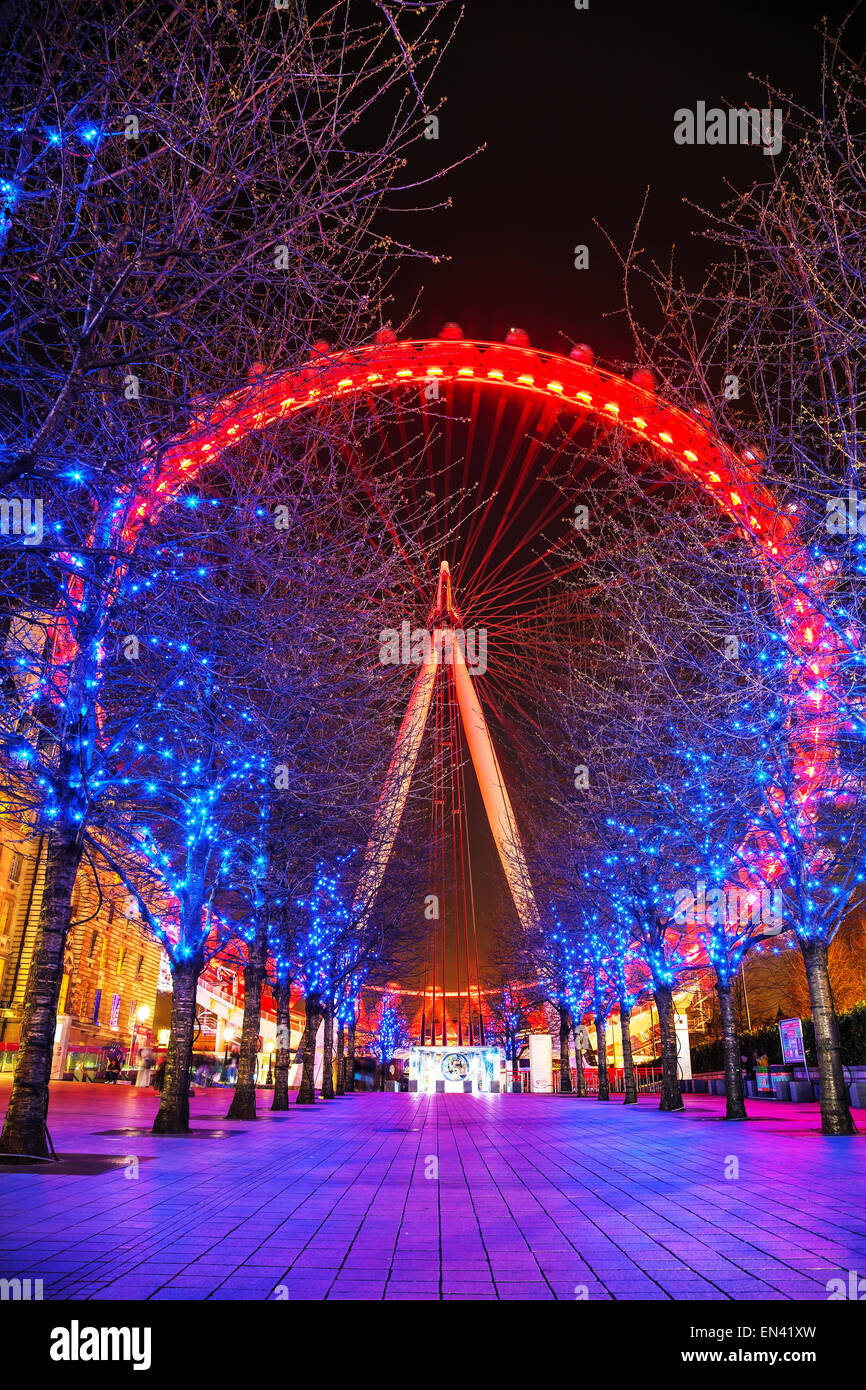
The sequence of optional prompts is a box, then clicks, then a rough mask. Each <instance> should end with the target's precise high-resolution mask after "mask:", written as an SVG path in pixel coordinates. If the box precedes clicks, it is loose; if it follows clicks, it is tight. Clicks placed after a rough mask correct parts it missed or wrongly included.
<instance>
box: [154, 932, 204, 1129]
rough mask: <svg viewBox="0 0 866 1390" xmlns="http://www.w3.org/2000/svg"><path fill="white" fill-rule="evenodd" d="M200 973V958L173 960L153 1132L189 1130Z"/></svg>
mask: <svg viewBox="0 0 866 1390" xmlns="http://www.w3.org/2000/svg"><path fill="white" fill-rule="evenodd" d="M200 973H201V962H200V961H199V960H195V959H192V960H183V961H177V962H173V963H172V968H171V986H172V994H171V1033H170V1035H169V1039H168V1053H167V1055H166V1059H165V1082H164V1084H163V1088H162V1094H161V1095H160V1099H159V1109H158V1110H157V1112H156V1119H155V1120H154V1122H153V1130H152V1133H153V1134H188V1133H189V1069H190V1067H191V1066H192V1044H193V1037H194V1034H195V994H196V986H197V985H198V977H199V975H200Z"/></svg>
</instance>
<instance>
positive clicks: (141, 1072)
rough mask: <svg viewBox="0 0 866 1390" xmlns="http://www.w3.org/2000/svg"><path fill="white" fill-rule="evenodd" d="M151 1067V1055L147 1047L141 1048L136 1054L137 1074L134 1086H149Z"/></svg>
mask: <svg viewBox="0 0 866 1390" xmlns="http://www.w3.org/2000/svg"><path fill="white" fill-rule="evenodd" d="M152 1067H153V1053H152V1052H151V1050H150V1048H149V1047H146V1046H145V1047H143V1048H142V1049H141V1051H140V1052H139V1054H138V1074H137V1075H136V1078H135V1084H136V1086H149V1085H150V1072H151V1068H152Z"/></svg>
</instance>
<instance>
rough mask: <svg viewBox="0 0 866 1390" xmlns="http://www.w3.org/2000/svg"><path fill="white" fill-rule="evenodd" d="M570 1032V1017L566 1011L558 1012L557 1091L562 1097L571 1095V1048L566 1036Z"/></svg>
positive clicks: (561, 1009) (564, 1009)
mask: <svg viewBox="0 0 866 1390" xmlns="http://www.w3.org/2000/svg"><path fill="white" fill-rule="evenodd" d="M570 1030H571V1015H570V1014H569V1012H568V1009H566V1008H563V1007H562V1006H560V1010H559V1090H560V1093H561V1094H562V1095H570V1094H571V1048H570V1047H569V1039H568V1035H569V1032H570Z"/></svg>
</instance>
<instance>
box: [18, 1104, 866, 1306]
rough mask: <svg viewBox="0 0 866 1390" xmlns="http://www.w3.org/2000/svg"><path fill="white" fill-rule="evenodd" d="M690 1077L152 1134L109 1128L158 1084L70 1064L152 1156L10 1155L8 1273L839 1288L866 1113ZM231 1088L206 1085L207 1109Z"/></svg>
mask: <svg viewBox="0 0 866 1390" xmlns="http://www.w3.org/2000/svg"><path fill="white" fill-rule="evenodd" d="M7 1093H8V1081H6V1082H5V1083H3V1089H2V1092H0V1100H2V1103H4V1104H5V1100H6V1095H7ZM687 1100H688V1101H689V1108H688V1111H687V1113H686V1114H685V1115H660V1114H659V1113H658V1111H657V1109H656V1101H655V1100H654V1098H647V1099H645V1100H643V1101H642V1102H641V1104H640V1105H639V1106H637V1107H635V1108H631V1109H629V1110H626V1109H625V1108H624V1107H623V1106H622V1105H621V1104H619V1103H616V1102H614V1103H612V1104H610V1105H609V1106H602V1105H599V1104H598V1103H597V1102H595V1101H578V1100H576V1099H572V1098H570V1097H558V1096H550V1097H547V1096H489V1097H473V1096H462V1095H455V1096H436V1097H431V1098H427V1097H416V1096H408V1095H390V1094H389V1095H356V1096H347V1097H344V1098H343V1099H340V1100H336V1101H331V1102H320V1103H317V1105H316V1106H315V1107H312V1108H308V1109H302V1108H298V1107H295V1106H294V1105H293V1106H292V1108H291V1111H290V1112H289V1115H288V1117H276V1116H271V1114H270V1112H269V1111H268V1110H267V1109H264V1108H263V1109H262V1110H261V1111H260V1114H261V1116H262V1118H261V1119H260V1120H259V1121H258V1122H257V1123H256V1124H250V1125H244V1124H227V1125H225V1126H224V1127H225V1129H227V1130H231V1131H236V1132H234V1133H232V1135H231V1137H229V1138H226V1139H199V1140H187V1139H167V1138H166V1139H156V1138H151V1137H146V1138H136V1139H135V1140H130V1139H129V1138H128V1137H127V1138H108V1137H96V1136H95V1133H94V1132H95V1131H97V1130H101V1129H107V1128H111V1127H118V1126H123V1125H140V1124H146V1123H149V1122H150V1119H151V1117H152V1115H153V1112H154V1110H155V1105H156V1099H155V1097H154V1095H153V1093H152V1092H150V1091H136V1090H134V1089H129V1088H117V1089H111V1088H109V1087H105V1086H87V1087H85V1086H73V1085H69V1084H67V1085H59V1086H55V1087H54V1088H53V1090H52V1105H51V1117H50V1118H51V1128H52V1135H53V1138H54V1142H55V1144H56V1146H57V1148H58V1150H60V1151H61V1152H78V1153H82V1152H89V1153H108V1154H115V1155H117V1154H122V1155H129V1156H131V1157H138V1158H140V1159H141V1160H145V1159H146V1158H148V1156H150V1161H141V1162H140V1164H139V1165H138V1176H137V1177H135V1176H132V1177H127V1176H126V1175H125V1172H127V1171H128V1172H134V1171H135V1167H136V1165H135V1164H129V1165H127V1169H126V1170H124V1169H122V1168H120V1169H112V1170H110V1171H108V1172H105V1173H101V1174H99V1175H98V1176H96V1177H93V1176H62V1175H59V1174H58V1175H57V1176H41V1175H30V1174H22V1173H17V1174H16V1173H10V1172H9V1171H8V1170H0V1275H3V1276H6V1277H12V1276H15V1275H20V1276H30V1277H31V1278H42V1279H43V1280H44V1288H45V1297H46V1298H52V1299H58V1298H59V1299H66V1298H71V1299H87V1298H93V1299H98V1298H134V1299H145V1298H154V1299H166V1298H171V1299H179V1298H183V1299H201V1298H209V1299H244V1298H247V1299H266V1298H269V1297H286V1296H288V1297H289V1298H291V1299H298V1298H301V1299H323V1298H329V1299H381V1298H386V1299H417V1298H424V1299H439V1298H443V1299H497V1298H498V1299H536V1298H541V1299H554V1298H555V1299H573V1298H575V1297H576V1296H584V1297H588V1298H590V1299H629V1298H639V1299H644V1298H651V1299H682V1298H688V1299H691V1298H699V1299H757V1298H761V1299H763V1298H772V1299H808V1298H819V1299H823V1298H826V1296H827V1294H826V1282H827V1280H828V1279H829V1278H831V1277H837V1276H839V1275H840V1274H842V1275H844V1276H845V1277H847V1271H848V1270H852V1269H854V1270H859V1271H860V1273H861V1274H864V1273H866V1136H864V1137H858V1138H854V1139H824V1138H822V1137H821V1136H820V1134H819V1133H817V1132H816V1131H815V1128H814V1126H815V1123H816V1119H815V1112H816V1107H814V1106H805V1105H802V1106H793V1105H786V1106H784V1107H782V1106H779V1107H778V1108H773V1105H772V1102H756V1103H753V1105H752V1107H751V1108H752V1111H753V1113H759V1114H760V1115H761V1116H762V1118H760V1119H757V1120H753V1121H750V1122H749V1124H747V1125H727V1124H725V1123H724V1122H723V1121H722V1120H720V1119H719V1118H718V1117H719V1113H720V1105H721V1102H719V1101H715V1100H714V1099H712V1098H704V1097H688V1098H687ZM228 1101H229V1097H228V1095H227V1094H226V1093H225V1092H221V1091H213V1090H211V1091H204V1092H199V1094H198V1095H197V1096H196V1097H195V1099H194V1101H193V1102H192V1110H193V1123H194V1124H195V1125H197V1126H209V1127H217V1126H219V1125H220V1124H221V1118H220V1117H221V1116H222V1114H224V1112H225V1109H227V1107H228ZM261 1101H262V1105H263V1106H264V1105H265V1104H266V1103H267V1102H266V1097H265V1094H264V1093H262V1096H261ZM859 1119H860V1123H861V1127H862V1128H863V1129H866V1114H864V1113H863V1112H860V1115H859ZM732 1160H736V1163H737V1164H738V1166H739V1177H738V1178H733V1177H726V1176H725V1174H726V1171H727V1172H728V1173H731V1172H732V1171H733V1170H734V1167H735V1165H734V1163H733V1161H732ZM437 1163H438V1176H437V1174H436V1168H437ZM425 1173H426V1174H427V1176H425ZM583 1290H585V1293H583Z"/></svg>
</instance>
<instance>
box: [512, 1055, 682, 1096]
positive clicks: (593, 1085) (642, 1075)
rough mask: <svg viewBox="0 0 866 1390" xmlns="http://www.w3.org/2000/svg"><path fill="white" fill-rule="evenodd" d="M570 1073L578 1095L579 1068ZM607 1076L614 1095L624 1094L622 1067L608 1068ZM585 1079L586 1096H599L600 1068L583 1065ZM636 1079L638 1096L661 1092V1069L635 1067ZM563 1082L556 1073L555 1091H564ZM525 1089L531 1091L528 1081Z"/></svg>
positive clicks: (575, 1092)
mask: <svg viewBox="0 0 866 1390" xmlns="http://www.w3.org/2000/svg"><path fill="white" fill-rule="evenodd" d="M570 1072H571V1090H572V1094H574V1095H576V1094H577V1068H576V1067H572V1068H571V1069H570ZM607 1075H608V1081H609V1083H610V1089H611V1092H612V1093H615V1094H619V1095H622V1094H623V1093H624V1092H625V1072H624V1070H623V1068H622V1067H613V1066H611V1067H608V1069H607ZM583 1079H584V1082H585V1084H586V1094H587V1095H588V1096H597V1095H598V1068H597V1067H588V1066H587V1065H586V1063H585V1062H584V1064H583ZM634 1079H635V1085H636V1086H637V1090H638V1094H639V1095H643V1094H644V1093H649V1092H653V1091H659V1090H661V1084H662V1072H661V1067H635V1069H634ZM561 1080H562V1078H561V1076H560V1074H559V1072H555V1073H554V1077H553V1089H554V1090H555V1091H559V1090H561V1089H562V1086H561ZM524 1089H526V1090H528V1089H529V1086H528V1081H527V1085H526V1086H525V1088H524Z"/></svg>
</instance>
